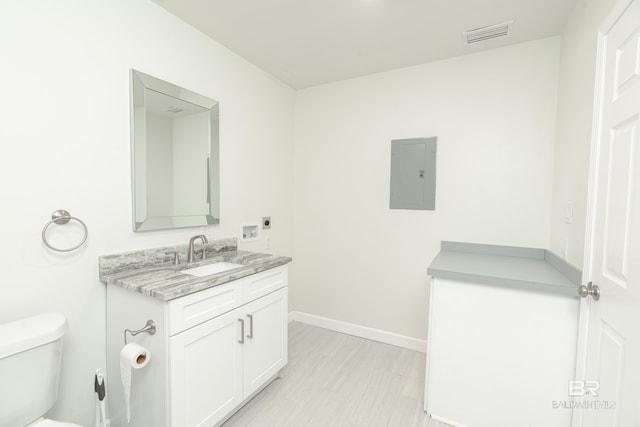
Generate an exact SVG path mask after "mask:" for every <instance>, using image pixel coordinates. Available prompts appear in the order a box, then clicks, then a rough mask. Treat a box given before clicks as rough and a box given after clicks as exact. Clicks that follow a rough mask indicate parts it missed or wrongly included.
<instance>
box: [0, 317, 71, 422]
mask: <svg viewBox="0 0 640 427" xmlns="http://www.w3.org/2000/svg"><path fill="white" fill-rule="evenodd" d="M66 330H67V319H66V318H65V317H64V316H63V315H62V314H60V313H44V314H40V315H37V316H33V317H28V318H25V319H20V320H16V321H13V322H9V323H4V324H0V379H1V380H0V426H24V425H26V424H29V423H30V422H32V421H34V420H36V419H38V418H39V417H41V416H43V415H44V414H45V413H46V412H47V411H48V410H49V409H51V408H52V407H53V405H54V403H55V401H56V399H57V397H58V378H59V373H60V361H61V360H62V337H63V335H64V333H65V332H66Z"/></svg>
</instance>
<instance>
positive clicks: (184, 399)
mask: <svg viewBox="0 0 640 427" xmlns="http://www.w3.org/2000/svg"><path fill="white" fill-rule="evenodd" d="M240 310H242V309H236V310H233V311H231V312H229V313H226V314H223V315H221V316H219V317H216V318H215V319H212V320H209V321H207V322H205V323H202V324H200V325H198V326H195V327H193V328H191V329H189V330H186V331H184V332H182V333H180V334H177V335H175V336H174V337H171V338H170V340H169V352H170V358H169V361H170V362H169V364H170V369H169V372H170V374H169V381H170V387H169V388H170V396H171V398H170V399H171V410H170V412H171V426H172V427H195V426H203V427H204V426H212V425H214V424H215V423H217V422H218V421H220V420H221V419H223V418H224V417H225V416H226V415H227V414H228V413H229V412H230V411H231V410H233V409H234V408H235V407H236V406H237V405H238V404H240V402H242V399H243V396H242V346H241V345H239V344H238V341H239V340H240V337H241V335H240V329H241V326H240V322H239V320H238V319H239V318H240V317H241V316H240V315H241V313H240ZM245 330H246V327H245Z"/></svg>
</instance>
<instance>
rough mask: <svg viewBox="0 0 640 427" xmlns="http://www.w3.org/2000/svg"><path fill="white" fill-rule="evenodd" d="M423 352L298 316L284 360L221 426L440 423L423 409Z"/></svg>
mask: <svg viewBox="0 0 640 427" xmlns="http://www.w3.org/2000/svg"><path fill="white" fill-rule="evenodd" d="M424 372H425V354H424V353H420V352H416V351H412V350H407V349H404V348H400V347H395V346H392V345H388V344H382V343H379V342H375V341H369V340H366V339H362V338H358V337H353V336H350V335H345V334H340V333H337V332H333V331H329V330H326V329H322V328H317V327H314V326H309V325H305V324H302V323H298V322H291V323H290V324H289V364H288V365H287V366H286V367H285V368H284V369H283V370H282V371H281V373H280V377H281V379H279V380H276V381H274V382H273V383H271V384H270V385H269V386H268V387H267V388H266V389H264V390H263V391H262V392H261V393H260V394H258V395H257V396H256V397H255V398H254V399H253V400H251V401H250V402H249V403H247V405H245V406H244V407H243V408H242V409H240V410H239V411H238V412H237V413H236V414H235V415H233V416H232V417H231V418H230V419H229V420H228V421H227V422H226V423H224V424H223V426H224V427H249V426H251V427H276V426H277V427H285V426H291V427H299V426H300V427H301V426H323V427H326V426H332V427H333V426H335V427H343V426H344V427H378V426H380V427H382V426H389V427H396V426H397V427H411V426H420V427H446V425H445V424H441V423H439V422H436V421H433V420H431V419H429V417H427V415H426V414H425V412H424V411H423V409H422V407H423V396H424Z"/></svg>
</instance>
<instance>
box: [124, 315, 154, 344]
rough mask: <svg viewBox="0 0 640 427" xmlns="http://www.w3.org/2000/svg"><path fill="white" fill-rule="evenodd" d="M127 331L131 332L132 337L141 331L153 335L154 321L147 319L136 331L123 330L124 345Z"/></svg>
mask: <svg viewBox="0 0 640 427" xmlns="http://www.w3.org/2000/svg"><path fill="white" fill-rule="evenodd" d="M127 332H129V333H130V334H131V336H132V337H135V336H136V335H138V334H141V333H143V332H146V333H148V334H149V335H154V334H155V333H156V322H154V321H153V320H147V323H146V324H145V326H144V327H143V328H141V329H138V330H137V331H132V330H131V329H125V330H124V345H127Z"/></svg>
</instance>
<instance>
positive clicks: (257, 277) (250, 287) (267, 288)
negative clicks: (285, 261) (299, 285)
mask: <svg viewBox="0 0 640 427" xmlns="http://www.w3.org/2000/svg"><path fill="white" fill-rule="evenodd" d="M285 286H287V267H286V266H283V267H277V268H273V269H271V270H266V271H263V272H261V273H257V274H254V275H252V276H248V277H245V279H244V302H245V303H247V302H251V301H253V300H255V299H256V298H260V297H262V296H264V295H267V294H269V293H271V292H273V291H275V290H277V289H280V288H283V287H285Z"/></svg>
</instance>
